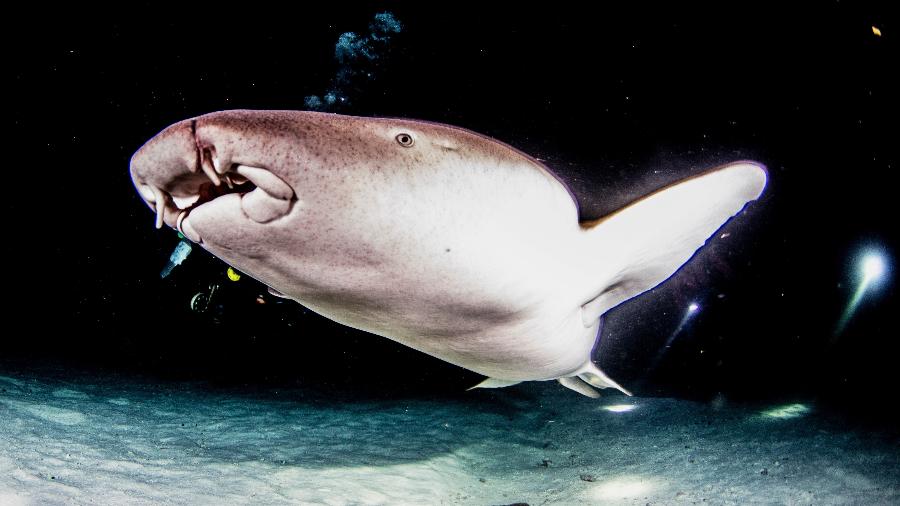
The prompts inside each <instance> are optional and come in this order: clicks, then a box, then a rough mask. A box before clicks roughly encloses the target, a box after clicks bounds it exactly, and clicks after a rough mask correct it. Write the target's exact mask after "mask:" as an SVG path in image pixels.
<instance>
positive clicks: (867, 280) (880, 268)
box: [832, 249, 890, 341]
mask: <svg viewBox="0 0 900 506" xmlns="http://www.w3.org/2000/svg"><path fill="white" fill-rule="evenodd" d="M857 259H858V260H857V261H858V262H859V264H858V265H859V276H860V277H861V279H859V280H858V283H859V284H858V285H857V286H856V291H854V292H853V296H852V297H851V298H850V302H849V303H848V304H847V308H846V309H844V314H842V315H841V319H840V320H838V325H837V328H836V329H835V331H834V337H832V341H834V340H836V339H837V338H838V337H839V336H840V335H841V334H843V332H844V329H845V328H846V327H847V323H848V322H849V321H850V318H851V317H852V316H853V314H854V313H855V312H856V308H857V307H859V304H860V302H862V298H863V296H864V295H866V293H867V292H871V291H872V289H873V288H875V287H876V286H877V285H878V284H879V282H883V281H882V280H881V278H883V277H885V276H886V275H887V271H888V270H889V268H890V267H889V266H888V259H887V257H886V256H885V255H884V253H882V252H880V251H878V250H877V249H875V250H869V252H868V253H865V254H863V255H862V256H861V257H857Z"/></svg>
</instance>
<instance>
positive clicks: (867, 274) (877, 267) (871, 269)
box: [862, 253, 884, 281]
mask: <svg viewBox="0 0 900 506" xmlns="http://www.w3.org/2000/svg"><path fill="white" fill-rule="evenodd" d="M862 271H863V277H864V278H865V279H866V280H867V281H872V280H876V279H878V278H880V277H881V275H882V274H884V257H882V256H881V255H879V254H878V253H869V254H868V255H866V256H865V257H864V258H863V260H862Z"/></svg>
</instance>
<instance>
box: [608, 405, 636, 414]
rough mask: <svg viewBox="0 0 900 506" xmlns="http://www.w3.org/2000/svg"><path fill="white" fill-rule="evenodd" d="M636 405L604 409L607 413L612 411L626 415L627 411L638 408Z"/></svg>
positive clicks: (614, 406)
mask: <svg viewBox="0 0 900 506" xmlns="http://www.w3.org/2000/svg"><path fill="white" fill-rule="evenodd" d="M636 407H637V406H635V405H634V404H613V405H612V406H603V409H605V410H607V411H611V412H613V413H625V412H626V411H631V410H632V409H634V408H636Z"/></svg>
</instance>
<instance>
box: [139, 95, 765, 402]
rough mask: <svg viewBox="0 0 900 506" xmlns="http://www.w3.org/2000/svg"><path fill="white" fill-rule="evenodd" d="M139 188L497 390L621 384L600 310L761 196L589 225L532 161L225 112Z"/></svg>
mask: <svg viewBox="0 0 900 506" xmlns="http://www.w3.org/2000/svg"><path fill="white" fill-rule="evenodd" d="M130 170H131V177H132V180H133V182H134V184H135V187H136V188H137V189H138V191H139V193H140V194H141V196H142V197H143V199H144V200H145V201H146V203H147V204H148V205H149V206H150V207H151V208H152V209H154V210H155V211H156V212H157V226H161V225H162V224H166V225H168V226H170V227H173V228H177V229H178V230H180V231H181V232H182V233H183V234H184V235H185V236H186V237H188V238H189V239H190V240H192V241H194V242H195V243H198V244H200V245H201V246H202V247H203V248H205V249H207V250H208V251H210V252H211V253H212V254H214V255H216V256H217V257H219V258H221V259H222V260H224V261H226V262H227V263H229V264H231V265H233V266H234V267H236V268H238V269H240V270H241V271H243V272H245V273H248V274H250V275H251V276H253V277H254V278H256V279H258V280H260V281H261V282H263V283H265V284H266V285H268V286H269V287H270V289H271V290H272V292H273V293H275V294H277V295H280V296H283V297H287V298H290V299H293V300H296V301H297V302H299V303H300V304H302V305H304V306H306V307H307V308H309V309H311V310H313V311H315V312H317V313H319V314H321V315H324V316H325V317H327V318H330V319H332V320H335V321H337V322H340V323H342V324H345V325H348V326H351V327H354V328H357V329H362V330H365V331H368V332H371V333H373V334H377V335H380V336H383V337H387V338H389V339H393V340H395V341H398V342H400V343H403V344H404V345H407V346H410V347H412V348H415V349H417V350H419V351H422V352H424V353H428V354H429V355H433V356H435V357H438V358H440V359H442V360H445V361H447V362H450V363H453V364H456V365H458V366H461V367H464V368H466V369H469V370H472V371H475V372H477V373H480V374H483V375H485V376H487V377H488V379H486V380H485V381H484V382H482V383H481V384H479V385H478V386H481V387H500V386H507V385H511V384H515V383H518V382H521V381H530V380H558V381H559V382H560V383H561V384H563V385H565V386H567V387H569V388H571V389H573V390H575V391H578V392H580V393H582V394H585V395H588V396H591V397H595V396H597V392H596V390H594V389H593V388H592V386H593V387H598V388H607V387H613V388H617V389H619V390H621V391H623V392H625V393H628V392H627V390H625V389H624V388H623V387H621V386H620V385H618V384H617V383H616V382H615V381H613V380H612V379H611V378H609V377H608V376H607V375H606V374H604V373H603V372H602V371H601V370H600V369H599V368H598V367H597V366H596V365H595V364H594V363H593V362H592V361H591V350H592V348H593V347H594V345H595V343H596V340H597V335H598V332H599V329H600V324H601V317H602V315H603V313H605V312H606V311H608V310H609V309H611V308H612V307H615V306H616V305H618V304H619V303H621V302H623V301H625V300H627V299H629V298H631V297H634V296H635V295H638V294H640V293H642V292H644V291H646V290H649V289H651V288H653V287H654V286H656V285H658V284H659V283H661V282H663V281H664V280H665V279H667V278H668V277H670V276H671V275H672V274H673V273H674V272H675V271H676V270H677V269H678V268H679V267H680V266H681V265H682V264H684V263H685V262H687V261H688V260H689V259H690V257H691V256H692V255H693V254H694V253H695V252H696V251H697V249H698V248H700V247H701V246H702V245H703V244H704V243H705V241H706V240H707V238H708V237H710V235H711V234H713V233H714V232H715V231H716V230H717V229H718V228H720V227H721V226H722V225H723V224H724V223H725V222H726V221H727V220H728V219H730V218H731V217H732V216H734V215H735V214H737V213H738V212H740V211H741V210H742V209H743V208H744V206H745V205H746V204H747V203H748V202H749V201H751V200H754V199H756V198H757V197H758V196H759V195H760V194H761V193H762V191H763V189H764V187H765V185H766V179H767V175H766V171H765V169H764V168H763V167H762V166H761V165H760V164H758V163H755V162H735V163H731V164H728V165H725V166H722V167H719V168H716V169H713V170H711V171H708V172H706V173H704V174H703V175H700V176H697V177H693V178H690V179H687V180H684V181H682V182H679V183H677V184H675V185H672V186H669V187H667V188H664V189H662V190H659V191H657V192H655V193H653V194H651V195H649V196H647V197H644V198H642V199H640V200H638V201H637V202H635V203H633V204H631V205H629V206H627V207H625V208H623V209H621V210H619V211H617V212H615V213H613V214H611V215H609V216H607V217H604V218H602V219H600V220H594V221H590V222H586V221H580V220H579V216H578V208H577V205H576V203H575V201H574V199H573V197H572V195H571V193H570V192H569V191H568V189H567V188H566V186H565V185H564V184H563V183H562V182H561V181H560V180H558V179H557V178H556V177H555V176H554V175H553V173H552V172H550V171H549V170H548V169H547V168H546V167H545V166H544V165H542V164H541V163H540V162H538V161H536V160H535V159H534V158H532V157H530V156H528V155H526V154H524V153H522V152H520V151H518V150H516V149H514V148H512V147H510V146H507V145H506V144H503V143H501V142H499V141H496V140H494V139H491V138H489V137H486V136H483V135H480V134H477V133H474V132H471V131H468V130H465V129H462V128H457V127H453V126H448V125H441V124H436V123H431V122H425V121H416V120H407V119H385V118H362V117H352V116H341V115H335V114H325V113H317V112H305V111H247V110H236V111H222V112H216V113H211V114H208V115H204V116H200V117H197V118H193V119H189V120H185V121H182V122H179V123H176V124H174V125H171V126H169V127H168V128H166V129H164V130H163V131H162V132H160V133H159V134H158V135H156V136H155V137H153V138H152V139H150V140H149V141H148V142H147V143H146V144H145V145H144V146H143V147H141V148H140V149H139V150H138V151H137V152H136V153H135V155H134V156H133V158H132V161H131V167H130Z"/></svg>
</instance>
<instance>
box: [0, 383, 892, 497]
mask: <svg viewBox="0 0 900 506" xmlns="http://www.w3.org/2000/svg"><path fill="white" fill-rule="evenodd" d="M0 374H2V375H0V504H2V505H4V506H10V505H26V504H27V505H30V504H36V505H37V504H40V505H44V504H117V505H118V504H219V505H220V504H327V505H344V504H361V505H363V504H473V505H491V504H512V503H527V504H530V505H539V504H640V505H645V504H648V503H649V504H671V503H679V504H816V505H822V504H900V444H898V440H897V438H896V435H890V434H883V433H877V432H871V431H854V430H852V429H848V428H846V427H845V426H843V425H842V424H841V423H839V422H837V421H836V420H833V419H830V418H829V417H827V416H824V415H823V414H820V413H819V412H818V411H817V410H816V407H815V406H814V405H812V404H809V403H803V402H796V403H788V404H784V405H772V406H764V407H761V406H753V407H750V406H748V405H738V404H730V403H725V402H716V403H712V404H704V403H696V402H691V401H685V400H674V399H662V398H628V397H624V396H621V395H618V394H610V395H607V396H604V397H603V398H601V399H600V400H592V399H588V398H585V397H582V396H580V395H578V394H575V393H573V392H570V391H568V390H566V389H564V388H562V387H561V386H559V385H557V384H556V383H553V382H548V383H532V384H527V385H521V386H515V387H510V388H508V389H501V390H495V391H479V392H471V393H468V394H465V395H461V396H459V397H454V398H451V399H439V400H438V399H432V400H429V399H421V398H418V399H411V398H404V399H396V400H391V399H388V400H385V399H377V400H373V399H371V398H369V399H358V398H357V399H354V400H346V399H345V400H341V399H334V398H329V397H328V396H324V395H321V394H317V395H312V394H310V393H309V392H306V391H304V390H301V389H288V390H284V389H277V390H276V389H272V390H261V391H260V390H256V391H253V392H249V391H246V390H240V391H238V390H237V389H229V388H211V387H208V386H204V385H199V384H196V383H160V382H155V381H141V380H139V379H135V378H131V377H129V378H124V379H123V378H122V377H121V376H114V375H110V376H105V375H102V374H98V375H95V376H91V377H87V376H84V375H82V376H78V377H66V378H65V379H60V377H59V376H58V375H57V376H43V375H39V374H27V373H23V372H22V371H16V372H12V373H11V372H9V371H6V372H3V371H0Z"/></svg>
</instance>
